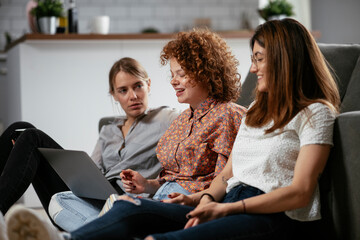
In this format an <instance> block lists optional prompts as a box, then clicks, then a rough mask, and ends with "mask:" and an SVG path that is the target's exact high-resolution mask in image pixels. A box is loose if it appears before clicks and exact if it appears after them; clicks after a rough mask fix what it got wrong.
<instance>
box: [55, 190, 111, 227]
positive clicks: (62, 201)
mask: <svg viewBox="0 0 360 240" xmlns="http://www.w3.org/2000/svg"><path fill="white" fill-rule="evenodd" d="M104 203H105V201H103V200H96V199H85V198H79V197H77V196H75V194H73V193H72V192H71V191H67V192H60V193H57V194H55V195H54V196H53V197H52V199H51V201H50V205H49V209H48V210H49V214H50V217H51V218H52V219H53V221H54V222H55V223H56V224H57V225H58V226H59V227H61V228H62V229H63V230H65V231H68V232H70V231H74V230H76V229H78V228H79V227H81V226H83V225H85V224H87V223H89V222H91V221H92V220H94V219H96V218H97V217H98V215H99V213H100V211H101V209H102V207H103V205H104Z"/></svg>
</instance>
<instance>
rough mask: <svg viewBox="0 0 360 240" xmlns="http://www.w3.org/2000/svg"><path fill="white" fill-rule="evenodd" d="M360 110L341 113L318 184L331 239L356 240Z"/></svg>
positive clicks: (359, 207)
mask: <svg viewBox="0 0 360 240" xmlns="http://www.w3.org/2000/svg"><path fill="white" fill-rule="evenodd" d="M359 186H360V111H354V112H347V113H342V114H340V115H339V116H338V118H337V119H336V121H335V126H334V147H333V149H332V151H331V154H330V158H329V161H328V164H327V166H326V168H325V171H324V175H323V177H322V179H321V181H320V190H321V194H322V199H321V202H322V215H323V219H324V221H325V224H326V225H327V231H329V230H331V231H332V233H330V234H331V236H332V237H331V238H332V239H333V238H334V239H360V228H359V226H360V190H359Z"/></svg>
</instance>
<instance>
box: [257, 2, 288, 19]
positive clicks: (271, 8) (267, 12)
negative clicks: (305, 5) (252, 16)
mask: <svg viewBox="0 0 360 240" xmlns="http://www.w3.org/2000/svg"><path fill="white" fill-rule="evenodd" d="M259 14H260V16H261V17H262V18H263V19H265V21H268V20H272V19H281V18H285V17H290V16H293V15H294V12H293V5H292V4H291V3H289V2H287V1H286V0H269V3H268V5H266V6H265V7H264V8H263V9H259Z"/></svg>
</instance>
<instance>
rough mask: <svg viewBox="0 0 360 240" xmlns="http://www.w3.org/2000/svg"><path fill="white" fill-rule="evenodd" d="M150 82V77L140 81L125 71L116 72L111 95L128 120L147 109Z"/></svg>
mask: <svg viewBox="0 0 360 240" xmlns="http://www.w3.org/2000/svg"><path fill="white" fill-rule="evenodd" d="M150 83H151V82H150V79H149V80H148V81H147V82H146V81H142V80H139V79H138V78H137V77H135V76H133V75H131V74H128V73H126V72H119V73H118V74H116V76H115V79H114V92H113V93H112V96H113V97H114V99H115V101H118V102H119V103H120V105H121V107H122V109H124V111H125V113H126V116H127V118H128V119H129V120H134V119H135V118H136V117H138V116H140V115H141V114H143V113H144V112H145V110H146V109H147V107H148V93H149V91H150Z"/></svg>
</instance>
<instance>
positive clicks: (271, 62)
mask: <svg viewBox="0 0 360 240" xmlns="http://www.w3.org/2000/svg"><path fill="white" fill-rule="evenodd" d="M255 42H257V43H258V44H259V45H260V46H261V47H263V48H265V50H266V54H265V61H266V74H267V76H266V81H267V87H268V91H267V92H259V91H257V92H256V97H255V103H254V105H253V107H252V108H251V109H249V111H248V112H247V117H246V124H247V125H249V126H253V127H261V126H265V125H266V124H268V123H269V122H270V121H271V120H273V121H274V125H273V126H272V127H271V128H270V129H268V130H267V131H266V132H267V133H269V132H273V131H274V130H276V129H279V128H282V127H284V126H285V125H286V124H287V123H288V122H289V121H290V120H291V119H292V118H293V117H294V116H295V115H296V114H297V113H298V112H299V111H301V110H302V109H304V108H306V107H307V106H308V105H310V104H312V103H315V102H322V103H324V104H327V105H328V106H330V107H332V108H333V109H334V110H335V111H338V110H339V104H340V96H339V91H338V88H337V85H336V82H335V80H334V78H333V77H332V75H331V73H330V70H329V68H328V67H327V63H326V60H325V58H324V56H323V55H322V53H321V52H320V49H319V47H318V46H317V44H316V42H315V40H314V38H313V37H312V35H311V33H310V32H309V31H308V30H307V29H306V28H305V27H304V26H303V25H301V24H300V23H299V22H297V21H296V20H294V19H283V20H280V21H279V20H274V21H268V22H265V23H264V24H262V25H260V26H258V27H257V29H256V30H255V34H254V35H253V37H252V38H251V40H250V47H251V49H253V47H254V44H255Z"/></svg>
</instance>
